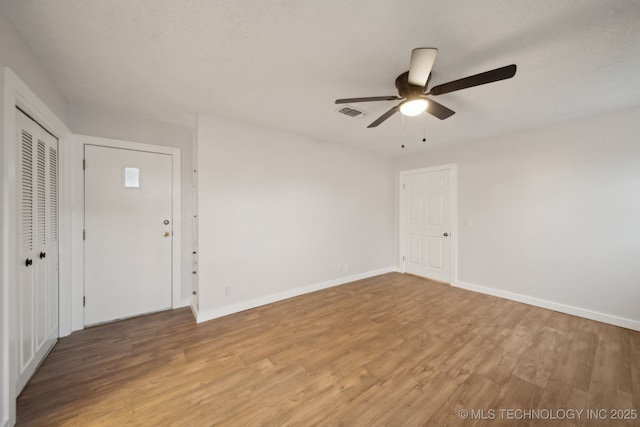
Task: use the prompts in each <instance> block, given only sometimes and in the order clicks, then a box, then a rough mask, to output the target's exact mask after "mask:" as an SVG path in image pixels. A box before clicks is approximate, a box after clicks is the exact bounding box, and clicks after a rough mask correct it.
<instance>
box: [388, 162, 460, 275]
mask: <svg viewBox="0 0 640 427" xmlns="http://www.w3.org/2000/svg"><path fill="white" fill-rule="evenodd" d="M442 170H448V171H449V174H450V177H451V187H450V190H451V197H450V198H449V200H450V202H449V203H450V214H451V217H450V220H451V233H450V234H451V236H450V237H451V245H450V247H449V251H450V253H449V260H450V263H449V268H450V274H449V277H450V283H456V282H457V281H458V165H457V163H449V164H445V165H440V166H432V167H427V168H421V169H410V170H404V171H400V172H399V177H398V194H399V195H400V197H398V201H399V207H398V215H399V218H398V271H400V272H401V273H404V272H405V262H404V260H403V258H404V257H405V255H406V247H407V246H406V245H407V242H406V238H405V236H406V230H407V224H406V212H407V206H406V198H405V197H403V192H402V190H403V187H402V186H403V185H404V181H405V178H406V177H407V176H408V175H413V174H421V173H428V172H435V171H442Z"/></svg>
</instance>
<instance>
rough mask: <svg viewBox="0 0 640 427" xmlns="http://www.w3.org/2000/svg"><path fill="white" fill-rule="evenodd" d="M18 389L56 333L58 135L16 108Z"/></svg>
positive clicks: (43, 354)
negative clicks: (17, 171) (55, 136)
mask: <svg viewBox="0 0 640 427" xmlns="http://www.w3.org/2000/svg"><path fill="white" fill-rule="evenodd" d="M16 125H17V127H16V138H17V142H18V147H19V154H20V160H19V162H18V164H19V177H18V178H19V189H18V197H19V198H20V202H19V204H18V222H19V230H20V231H19V239H18V246H19V248H18V254H19V256H18V281H17V284H16V286H17V289H16V291H17V292H16V294H17V296H18V307H17V308H18V331H17V332H18V373H17V374H18V375H17V384H16V389H17V392H18V393H19V392H20V391H21V390H22V388H23V387H24V386H25V384H26V383H27V381H28V380H29V378H30V377H31V376H32V375H33V373H34V372H35V370H36V368H37V367H38V365H39V364H40V362H41V361H42V359H43V358H44V357H45V356H46V354H47V352H48V351H49V349H50V348H51V346H52V345H53V344H54V343H55V341H56V339H57V337H58V154H57V150H58V141H57V139H56V138H54V137H53V136H51V135H50V134H49V133H48V132H46V131H45V130H44V129H42V128H41V127H40V126H39V125H38V124H37V123H35V122H34V121H33V120H31V119H30V118H29V117H27V116H26V115H25V114H23V113H22V112H21V111H19V110H18V111H17V114H16Z"/></svg>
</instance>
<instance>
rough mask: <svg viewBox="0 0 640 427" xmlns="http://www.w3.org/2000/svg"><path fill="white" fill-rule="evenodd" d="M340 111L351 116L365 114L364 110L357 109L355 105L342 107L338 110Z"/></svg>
mask: <svg viewBox="0 0 640 427" xmlns="http://www.w3.org/2000/svg"><path fill="white" fill-rule="evenodd" d="M338 113H342V114H344V115H345V116H349V117H358V116H360V115H365V116H366V114H364V112H363V111H360V110H356V109H355V108H353V107H342V108H341V109H339V110H338Z"/></svg>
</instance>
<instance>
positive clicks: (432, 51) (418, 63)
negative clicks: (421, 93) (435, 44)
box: [409, 47, 438, 87]
mask: <svg viewBox="0 0 640 427" xmlns="http://www.w3.org/2000/svg"><path fill="white" fill-rule="evenodd" d="M437 54H438V49H436V48H432V47H419V48H417V49H413V50H412V51H411V65H410V66H409V83H410V84H412V85H414V86H420V87H424V86H425V85H426V84H427V80H428V79H429V73H431V68H432V67H433V62H434V61H435V60H436V55H437Z"/></svg>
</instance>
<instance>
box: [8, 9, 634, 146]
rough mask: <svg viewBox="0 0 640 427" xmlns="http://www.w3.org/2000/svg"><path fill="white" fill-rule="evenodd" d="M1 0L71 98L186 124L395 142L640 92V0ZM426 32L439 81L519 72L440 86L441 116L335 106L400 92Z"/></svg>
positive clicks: (581, 108) (448, 136)
mask: <svg viewBox="0 0 640 427" xmlns="http://www.w3.org/2000/svg"><path fill="white" fill-rule="evenodd" d="M1 1H2V9H3V11H4V12H5V13H6V14H7V15H8V16H9V18H10V19H11V21H12V22H13V23H14V25H15V26H16V28H18V31H19V32H20V33H21V34H22V35H23V37H24V39H25V40H26V41H27V43H28V44H29V45H30V46H31V48H32V49H33V51H34V52H35V53H36V55H37V56H38V57H39V58H40V61H41V62H42V64H43V66H44V68H45V69H46V70H47V71H48V72H49V74H50V75H51V76H52V77H53V80H54V81H55V83H56V84H57V85H58V86H59V88H60V89H61V90H62V92H63V93H64V95H65V96H66V97H67V99H68V100H69V102H70V103H72V104H75V105H79V106H82V105H91V106H99V107H104V108H108V109H113V110H117V111H123V112H135V113H144V114H149V115H152V116H155V117H157V118H159V119H161V120H166V121H171V122H178V123H183V124H187V125H190V126H192V125H193V123H194V118H195V115H196V114H198V113H204V114H212V115H219V116H223V117H229V118H236V119H239V120H242V121H245V122H250V123H255V124H259V125H263V126H267V127H270V128H274V129H279V130H283V131H288V132H293V133H296V134H301V135H305V136H309V137H312V138H315V139H319V140H323V141H329V142H336V143H341V144H348V145H352V146H356V147H361V148H366V149H371V150H374V151H378V152H382V153H386V154H389V155H399V154H404V153H408V152H415V151H420V150H425V149H428V147H433V146H441V145H444V144H452V143H455V142H459V141H467V140H472V139H478V138H482V137H487V136H491V135H496V134H500V133H505V132H509V131H513V130H518V129H526V128H532V127H537V126H541V125H544V124H547V123H552V122H557V121H562V120H567V119H570V118H574V117H580V116H585V115H591V114H597V113H599V112H606V111H612V110H615V109H620V108H626V107H631V106H636V105H640V1H637V0H631V1H622V0H600V1H592V0H579V1H571V0H563V1H558V0H535V1H532V0H500V1H499V0H485V1H478V0H468V1H463V0H453V1H444V0H441V1H426V0H339V1H336V0H268V1H265V0H234V1H229V0H100V1H98V0H90V1H89V0H1ZM415 47H437V48H438V49H439V53H438V57H437V58H436V62H435V65H434V68H433V73H432V79H431V86H433V85H436V84H440V83H444V82H447V81H450V80H454V79H458V78H461V77H466V76H468V75H471V74H476V73H479V72H482V71H487V70H490V69H493V68H497V67H501V66H504V65H508V64H512V63H515V64H517V65H518V72H517V74H516V76H515V77H514V78H513V79H511V80H506V81H501V82H497V83H493V84H489V85H485V86H480V87H476V88H470V89H466V90H463V91H459V92H455V93H450V94H445V95H441V96H438V97H437V98H435V99H436V100H437V101H438V102H440V103H441V104H444V105H446V106H448V107H449V108H451V109H453V110H455V111H456V114H455V115H454V116H452V117H451V118H449V119H447V120H444V121H440V120H438V119H436V118H434V117H432V116H426V117H417V118H404V119H403V117H402V116H401V115H400V114H396V115H395V116H393V117H392V118H391V119H389V120H388V121H387V122H385V123H383V124H382V125H380V127H378V128H376V129H367V128H366V126H367V125H368V124H369V123H370V122H371V121H373V120H374V119H375V118H377V117H378V116H379V115H381V114H382V113H384V112H385V111H387V110H388V109H389V108H391V107H392V106H393V105H394V103H393V102H375V103H361V104H353V106H355V107H358V108H362V109H363V110H364V111H366V112H367V113H368V117H360V118H349V117H347V116H343V115H340V114H338V113H336V110H337V109H338V106H337V105H335V104H334V100H335V99H336V98H343V97H359V96H377V95H395V94H396V91H395V87H394V80H395V78H396V76H398V75H399V74H400V73H402V72H404V71H406V70H407V69H408V66H409V58H410V53H411V49H412V48H415ZM423 134H426V139H427V142H422V137H423ZM403 143H404V144H405V145H406V148H405V149H401V148H400V145H401V144H403Z"/></svg>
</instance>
